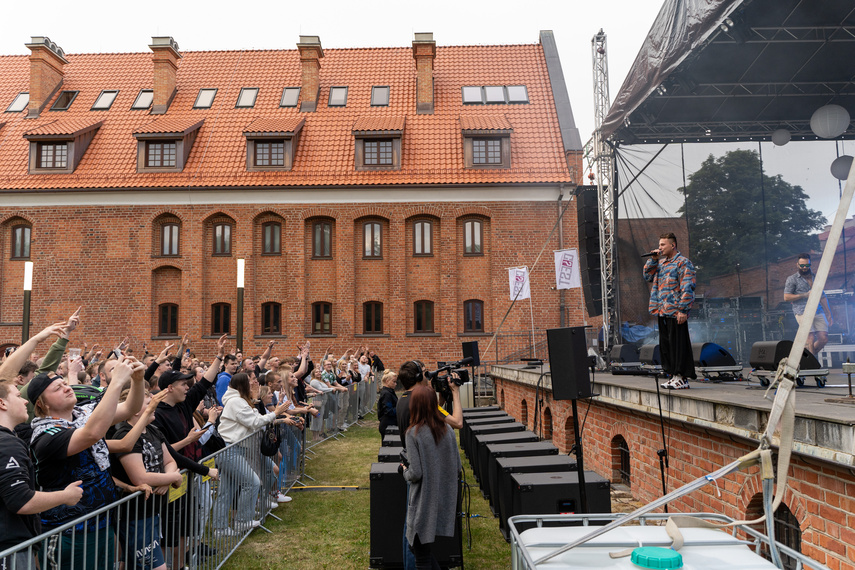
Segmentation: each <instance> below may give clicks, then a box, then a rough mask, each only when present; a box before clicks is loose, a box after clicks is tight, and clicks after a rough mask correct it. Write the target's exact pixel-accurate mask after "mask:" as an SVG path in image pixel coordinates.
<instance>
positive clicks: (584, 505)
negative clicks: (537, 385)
mask: <svg viewBox="0 0 855 570" xmlns="http://www.w3.org/2000/svg"><path fill="white" fill-rule="evenodd" d="M570 405H571V406H572V408H573V433H574V435H575V436H576V443H575V444H573V453H574V454H575V455H576V472H577V473H578V474H579V506H580V507H581V510H582V513H583V514H588V491H587V488H586V487H585V465H584V461H583V460H582V455H583V454H582V434H580V433H579V414H578V410H577V408H576V399H575V398H573V399H572V400H570Z"/></svg>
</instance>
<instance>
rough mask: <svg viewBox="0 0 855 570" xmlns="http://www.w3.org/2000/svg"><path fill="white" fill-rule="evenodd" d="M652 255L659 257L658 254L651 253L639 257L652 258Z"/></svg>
mask: <svg viewBox="0 0 855 570" xmlns="http://www.w3.org/2000/svg"><path fill="white" fill-rule="evenodd" d="M654 255H659V254H658V253H652V252H651V253H645V254H644V255H642V256H641V257H653V256H654Z"/></svg>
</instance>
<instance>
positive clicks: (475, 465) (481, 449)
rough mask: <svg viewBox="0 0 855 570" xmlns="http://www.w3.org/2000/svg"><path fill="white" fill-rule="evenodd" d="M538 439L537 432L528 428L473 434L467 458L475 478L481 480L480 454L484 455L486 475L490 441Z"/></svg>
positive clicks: (509, 441)
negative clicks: (469, 457)
mask: <svg viewBox="0 0 855 570" xmlns="http://www.w3.org/2000/svg"><path fill="white" fill-rule="evenodd" d="M539 439H540V438H539V437H537V434H536V433H534V432H533V431H530V430H523V431H514V432H503V433H486V434H484V433H481V434H473V436H472V458H471V459H470V460H469V464H470V465H471V466H472V473H473V474H474V475H475V480H476V481H480V480H481V465H482V462H481V457H482V456H484V460H483V465H484V477H486V476H487V471H486V470H487V458H486V455H487V446H488V445H490V444H491V443H520V442H524V441H538V440H539Z"/></svg>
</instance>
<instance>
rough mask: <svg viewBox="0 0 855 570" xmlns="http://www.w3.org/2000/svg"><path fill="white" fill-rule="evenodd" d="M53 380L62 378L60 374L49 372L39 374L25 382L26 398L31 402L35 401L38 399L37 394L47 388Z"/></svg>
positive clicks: (40, 393)
mask: <svg viewBox="0 0 855 570" xmlns="http://www.w3.org/2000/svg"><path fill="white" fill-rule="evenodd" d="M54 380H62V376H56V375H50V374H44V373H42V374H39V375H38V376H36V377H35V378H33V379H32V380H30V383H29V384H27V386H26V387H27V394H26V395H27V399H28V400H29V401H30V403H31V404H34V405H35V403H36V400H38V399H39V396H41V395H42V393H43V392H44V391H45V390H47V387H48V386H50V385H51V384H53V382H54Z"/></svg>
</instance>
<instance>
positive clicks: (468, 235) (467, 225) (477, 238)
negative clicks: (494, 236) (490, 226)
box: [463, 220, 484, 255]
mask: <svg viewBox="0 0 855 570" xmlns="http://www.w3.org/2000/svg"><path fill="white" fill-rule="evenodd" d="M481 226H482V224H481V221H480V220H466V221H465V222H464V223H463V253H464V254H465V255H484V249H483V247H482V246H481V244H482V241H483V240H482V238H483V233H482V227H481Z"/></svg>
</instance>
